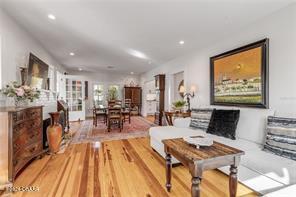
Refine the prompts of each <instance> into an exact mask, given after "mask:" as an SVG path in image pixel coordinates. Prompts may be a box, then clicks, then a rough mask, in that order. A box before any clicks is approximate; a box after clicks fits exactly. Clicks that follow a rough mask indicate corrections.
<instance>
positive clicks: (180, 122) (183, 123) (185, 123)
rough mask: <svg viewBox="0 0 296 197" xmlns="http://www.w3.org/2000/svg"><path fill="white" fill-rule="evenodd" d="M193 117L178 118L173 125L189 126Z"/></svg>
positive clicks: (179, 126)
mask: <svg viewBox="0 0 296 197" xmlns="http://www.w3.org/2000/svg"><path fill="white" fill-rule="evenodd" d="M190 121H191V118H190V117H187V118H176V119H175V120H174V122H173V125H174V126H175V127H178V128H188V127H189V125H190Z"/></svg>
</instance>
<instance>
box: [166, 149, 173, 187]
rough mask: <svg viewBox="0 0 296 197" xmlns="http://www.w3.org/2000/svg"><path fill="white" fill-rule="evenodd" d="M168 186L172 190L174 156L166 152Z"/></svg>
mask: <svg viewBox="0 0 296 197" xmlns="http://www.w3.org/2000/svg"><path fill="white" fill-rule="evenodd" d="M165 158H166V188H167V191H168V192H170V191H171V188H172V184H171V177H172V175H171V174H172V157H171V154H168V153H167V154H166V157H165Z"/></svg>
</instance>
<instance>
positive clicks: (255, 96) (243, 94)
mask: <svg viewBox="0 0 296 197" xmlns="http://www.w3.org/2000/svg"><path fill="white" fill-rule="evenodd" d="M268 45H269V40H268V39H267V38H266V39H264V40H260V41H258V42H255V43H252V44H249V45H246V46H243V47H240V48H237V49H234V50H231V51H228V52H225V53H223V54H220V55H216V56H214V57H211V58H210V75H211V76H210V78H211V104H212V105H231V106H241V107H258V108H268Z"/></svg>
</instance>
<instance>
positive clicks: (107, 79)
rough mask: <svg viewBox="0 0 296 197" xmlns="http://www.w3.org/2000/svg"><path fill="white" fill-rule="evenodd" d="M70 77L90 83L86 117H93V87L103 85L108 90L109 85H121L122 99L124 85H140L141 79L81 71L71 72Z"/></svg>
mask: <svg viewBox="0 0 296 197" xmlns="http://www.w3.org/2000/svg"><path fill="white" fill-rule="evenodd" d="M69 74H70V75H77V76H80V79H81V80H84V81H88V85H89V87H88V100H86V102H85V107H86V108H85V109H86V116H88V117H90V116H92V111H91V109H92V107H93V86H94V84H103V85H104V88H105V90H107V88H108V86H109V85H119V87H120V94H119V96H120V99H122V96H123V95H122V93H123V87H124V85H129V84H130V82H131V81H133V82H134V83H135V84H140V77H139V76H138V75H127V74H118V73H111V72H103V71H102V72H96V73H90V72H83V71H82V72H80V71H70V72H69Z"/></svg>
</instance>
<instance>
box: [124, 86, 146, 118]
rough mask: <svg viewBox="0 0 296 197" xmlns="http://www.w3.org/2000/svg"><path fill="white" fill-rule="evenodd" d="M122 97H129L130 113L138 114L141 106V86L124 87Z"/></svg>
mask: <svg viewBox="0 0 296 197" xmlns="http://www.w3.org/2000/svg"><path fill="white" fill-rule="evenodd" d="M124 99H131V102H132V103H131V105H132V106H131V107H132V114H135V115H139V114H140V113H141V107H142V88H141V87H127V86H126V87H124Z"/></svg>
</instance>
